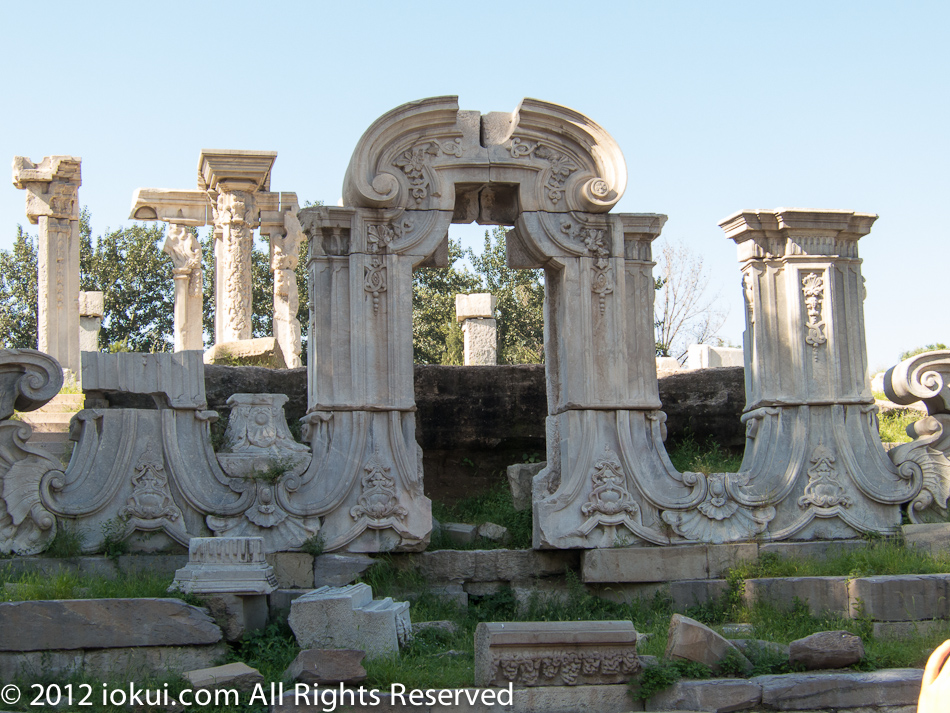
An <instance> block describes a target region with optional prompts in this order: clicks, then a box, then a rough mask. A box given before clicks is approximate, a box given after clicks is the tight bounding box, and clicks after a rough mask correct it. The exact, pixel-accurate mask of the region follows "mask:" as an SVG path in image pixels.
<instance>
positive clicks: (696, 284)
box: [654, 243, 726, 361]
mask: <svg viewBox="0 0 950 713" xmlns="http://www.w3.org/2000/svg"><path fill="white" fill-rule="evenodd" d="M658 272H659V275H660V276H659V277H658V278H657V279H656V289H657V294H656V304H655V310H654V317H655V324H656V354H657V356H673V357H676V359H678V360H679V361H682V360H683V359H684V358H685V356H686V350H687V347H688V346H689V345H690V344H704V343H706V342H708V341H710V340H711V339H713V338H714V337H715V335H716V333H717V332H718V331H719V330H720V329H721V328H722V325H723V323H724V322H725V320H726V315H725V313H724V312H722V311H721V310H719V309H718V308H717V306H716V302H717V301H718V299H719V293H718V292H717V293H716V294H714V295H712V296H711V297H710V296H708V295H707V294H706V287H707V286H708V284H709V274H708V271H707V270H706V269H705V267H704V266H703V258H702V256H701V255H697V254H696V253H692V252H690V251H689V249H688V248H687V247H686V246H685V245H683V244H682V243H665V244H664V245H663V247H662V249H661V251H660V258H659V261H658Z"/></svg>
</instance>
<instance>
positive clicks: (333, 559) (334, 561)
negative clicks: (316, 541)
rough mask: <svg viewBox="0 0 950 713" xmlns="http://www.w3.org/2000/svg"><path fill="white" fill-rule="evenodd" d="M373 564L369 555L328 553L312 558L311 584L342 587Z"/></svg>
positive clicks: (354, 579)
mask: <svg viewBox="0 0 950 713" xmlns="http://www.w3.org/2000/svg"><path fill="white" fill-rule="evenodd" d="M372 566H373V558H372V557H370V556H369V555H358V554H345V555H338V554H330V555H320V556H318V557H314V558H313V586H315V587H343V586H346V585H347V584H352V583H353V582H355V581H356V578H357V577H359V576H360V575H361V574H363V572H365V571H366V570H367V569H369V568H370V567H372Z"/></svg>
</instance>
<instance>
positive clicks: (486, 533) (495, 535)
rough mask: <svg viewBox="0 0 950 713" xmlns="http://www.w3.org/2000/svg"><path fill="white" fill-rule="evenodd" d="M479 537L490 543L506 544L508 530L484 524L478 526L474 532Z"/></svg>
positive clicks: (490, 523)
mask: <svg viewBox="0 0 950 713" xmlns="http://www.w3.org/2000/svg"><path fill="white" fill-rule="evenodd" d="M476 532H477V533H478V536H479V537H483V538H484V539H486V540H491V541H492V542H507V541H508V528H507V527H502V526H501V525H496V524H495V523H493V522H485V523H482V524H481V525H479V526H478V530H477V531H476Z"/></svg>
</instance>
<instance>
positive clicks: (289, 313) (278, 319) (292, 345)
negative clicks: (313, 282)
mask: <svg viewBox="0 0 950 713" xmlns="http://www.w3.org/2000/svg"><path fill="white" fill-rule="evenodd" d="M261 199H262V200H261V235H267V236H269V238H270V269H271V271H272V272H273V273H274V322H273V325H274V339H276V340H277V343H278V344H280V349H281V352H282V353H283V355H284V360H285V362H286V364H287V367H288V368H290V369H295V368H297V367H299V366H301V365H302V363H303V362H302V361H301V359H300V353H301V341H300V322H299V321H298V320H297V310H298V309H299V308H300V297H299V294H298V291H297V274H296V270H297V264H298V263H299V261H300V246H301V244H302V242H303V241H304V240H305V239H306V236H304V234H303V229H302V228H301V227H300V221H299V220H297V211H298V210H299V207H298V205H297V194H296V193H280V194H277V193H263V194H261ZM278 200H279V205H276V203H277V202H278ZM265 206H266V208H269V209H266V208H265Z"/></svg>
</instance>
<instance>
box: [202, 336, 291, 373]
mask: <svg viewBox="0 0 950 713" xmlns="http://www.w3.org/2000/svg"><path fill="white" fill-rule="evenodd" d="M204 363H205V364H224V365H226V366H262V367H265V368H267V369H286V368H287V361H286V359H285V357H284V352H283V351H282V350H281V348H280V343H279V342H278V341H277V340H276V339H274V337H258V338H257V339H241V340H238V341H234V342H220V343H219V344H215V345H213V346H212V347H211V348H210V349H208V350H207V351H205V353H204Z"/></svg>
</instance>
